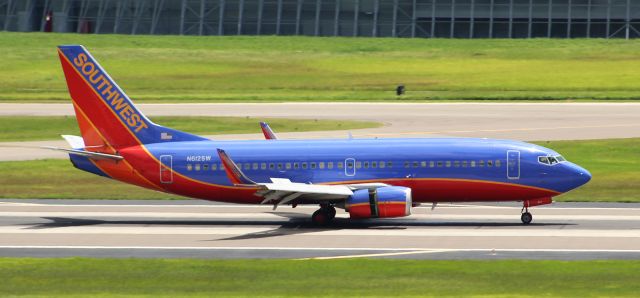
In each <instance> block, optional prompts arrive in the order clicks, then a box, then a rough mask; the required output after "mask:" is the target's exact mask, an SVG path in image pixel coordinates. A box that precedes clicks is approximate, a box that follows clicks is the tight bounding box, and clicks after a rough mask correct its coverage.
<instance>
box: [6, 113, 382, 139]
mask: <svg viewBox="0 0 640 298" xmlns="http://www.w3.org/2000/svg"><path fill="white" fill-rule="evenodd" d="M152 120H153V121H154V122H155V123H158V124H160V125H163V126H167V127H171V128H174V129H178V130H182V131H186V132H190V133H194V134H199V135H211V134H235V133H260V132H261V130H260V125H259V124H258V122H259V121H267V122H268V123H269V126H271V128H272V129H273V130H274V131H275V132H276V133H278V132H291V131H326V130H342V129H360V128H372V127H379V126H381V125H382V124H381V123H376V122H367V121H336V120H313V119H312V120H303V119H281V118H272V119H258V118H249V117H246V118H240V117H153V118H152ZM61 134H72V135H79V134H80V131H79V129H78V124H77V122H76V119H75V117H65V116H52V117H40V116H38V117H33V116H0V142H8V141H32V140H48V139H59V138H60V135H61Z"/></svg>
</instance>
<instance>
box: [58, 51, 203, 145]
mask: <svg viewBox="0 0 640 298" xmlns="http://www.w3.org/2000/svg"><path fill="white" fill-rule="evenodd" d="M58 55H59V56H60V62H61V63H62V70H63V71H64V76H65V78H66V80H67V87H68V88H69V94H70V95H71V99H72V100H73V107H74V109H75V112H76V118H77V119H78V125H79V126H80V132H81V133H82V138H83V139H84V143H85V145H86V146H105V145H109V146H110V147H113V148H115V149H118V148H123V147H129V146H135V145H142V144H150V143H159V142H179V141H199V140H206V139H205V138H202V137H198V136H195V135H192V134H188V133H184V132H180V131H177V130H173V129H170V128H166V127H162V126H160V125H157V124H154V123H153V122H151V120H149V119H148V118H147V117H145V116H144V115H143V114H142V113H141V112H140V111H139V110H138V109H137V108H136V107H135V105H134V104H133V102H132V101H131V99H129V97H128V96H127V95H126V94H125V93H124V91H122V89H120V87H118V85H117V84H116V83H115V82H114V81H113V79H111V77H110V76H109V75H108V74H107V72H106V71H105V70H104V69H103V68H102V66H100V64H98V62H97V61H96V60H95V59H94V58H93V57H92V56H91V54H89V51H87V50H86V49H85V48H84V47H83V46H80V45H69V46H59V47H58ZM105 143H106V144H105Z"/></svg>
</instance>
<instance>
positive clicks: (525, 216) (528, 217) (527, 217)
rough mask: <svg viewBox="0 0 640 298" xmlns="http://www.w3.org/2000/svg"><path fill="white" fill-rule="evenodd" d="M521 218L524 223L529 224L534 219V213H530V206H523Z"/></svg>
mask: <svg viewBox="0 0 640 298" xmlns="http://www.w3.org/2000/svg"><path fill="white" fill-rule="evenodd" d="M520 220H522V223H523V224H525V225H528V224H530V223H531V221H532V220H533V215H531V213H529V208H528V207H523V208H522V215H520Z"/></svg>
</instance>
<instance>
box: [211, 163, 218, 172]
mask: <svg viewBox="0 0 640 298" xmlns="http://www.w3.org/2000/svg"><path fill="white" fill-rule="evenodd" d="M217 169H218V164H217V163H214V164H212V165H211V170H212V171H215V170H217Z"/></svg>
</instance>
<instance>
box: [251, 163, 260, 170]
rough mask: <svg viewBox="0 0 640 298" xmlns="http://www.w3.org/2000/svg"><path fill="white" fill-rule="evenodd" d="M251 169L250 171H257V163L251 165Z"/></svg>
mask: <svg viewBox="0 0 640 298" xmlns="http://www.w3.org/2000/svg"><path fill="white" fill-rule="evenodd" d="M251 168H252V169H254V170H257V169H258V163H257V162H254V163H253V164H252V165H251Z"/></svg>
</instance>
